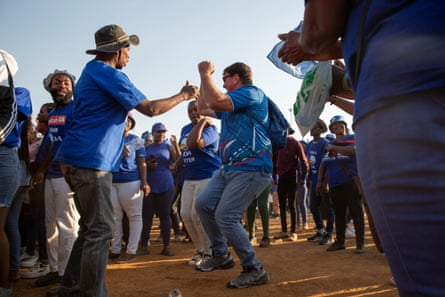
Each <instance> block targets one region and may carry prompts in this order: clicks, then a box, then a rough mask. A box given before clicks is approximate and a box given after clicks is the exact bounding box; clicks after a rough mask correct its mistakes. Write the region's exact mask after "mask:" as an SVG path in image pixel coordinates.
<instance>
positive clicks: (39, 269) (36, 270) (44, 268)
mask: <svg viewBox="0 0 445 297" xmlns="http://www.w3.org/2000/svg"><path fill="white" fill-rule="evenodd" d="M48 273H49V265H48V264H42V263H41V262H39V263H37V264H36V265H35V266H34V267H32V268H29V269H28V270H26V271H25V272H23V273H22V275H21V276H22V278H39V277H41V276H45V275H47V274H48Z"/></svg>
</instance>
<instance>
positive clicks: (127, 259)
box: [116, 253, 136, 264]
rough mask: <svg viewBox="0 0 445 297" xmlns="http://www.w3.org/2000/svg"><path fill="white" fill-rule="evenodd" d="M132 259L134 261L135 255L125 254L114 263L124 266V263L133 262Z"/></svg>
mask: <svg viewBox="0 0 445 297" xmlns="http://www.w3.org/2000/svg"><path fill="white" fill-rule="evenodd" d="M134 259H136V255H134V254H128V253H125V254H123V255H121V256H120V257H119V258H117V261H116V263H117V264H125V263H128V262H131V261H133V260H134Z"/></svg>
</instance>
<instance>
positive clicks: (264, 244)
mask: <svg viewBox="0 0 445 297" xmlns="http://www.w3.org/2000/svg"><path fill="white" fill-rule="evenodd" d="M269 246H270V239H269V237H263V238H262V239H261V242H260V248H266V247H269Z"/></svg>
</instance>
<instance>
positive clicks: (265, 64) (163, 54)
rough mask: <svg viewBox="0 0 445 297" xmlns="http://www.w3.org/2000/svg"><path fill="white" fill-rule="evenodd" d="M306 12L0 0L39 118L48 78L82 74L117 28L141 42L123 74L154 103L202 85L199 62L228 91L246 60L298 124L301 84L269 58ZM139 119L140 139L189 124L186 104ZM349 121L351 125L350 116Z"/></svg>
mask: <svg viewBox="0 0 445 297" xmlns="http://www.w3.org/2000/svg"><path fill="white" fill-rule="evenodd" d="M303 11H304V1H302V0H301V1H296V0H277V1H270V0H256V1H254V0H224V1H211V0H210V1H209V0H207V1H205V0H189V1H180V0H163V1H153V0H127V1H116V0H107V1H104V0H90V1H84V0H79V1H54V0H38V1H29V0H2V8H1V10H0V19H1V21H2V24H3V28H4V30H3V32H2V44H1V46H0V48H2V49H5V50H7V51H8V52H10V53H11V54H12V55H13V56H14V57H15V58H16V60H17V62H18V64H19V71H18V73H17V75H16V79H15V82H16V85H17V86H23V87H27V88H28V89H29V90H30V91H31V95H32V100H33V107H34V115H36V114H37V113H38V110H39V108H40V105H42V104H43V103H45V102H49V101H51V97H50V96H49V93H48V92H46V91H45V90H44V88H43V85H42V80H43V78H44V77H45V76H46V75H47V74H48V73H50V72H52V71H54V69H61V70H64V69H66V70H68V71H69V72H71V73H72V74H74V75H75V76H76V77H79V76H80V73H81V71H82V68H83V67H84V65H85V63H86V62H88V61H89V60H90V59H92V58H93V57H94V56H90V55H87V54H86V53H85V50H87V49H90V48H94V47H95V44H94V32H95V31H96V30H97V29H99V28H100V27H102V26H104V25H107V24H112V23H115V24H118V25H120V26H121V27H123V29H124V30H125V31H126V33H128V34H137V35H138V36H139V38H140V40H141V43H140V44H139V46H137V47H133V48H132V50H131V52H130V62H129V64H128V65H127V67H126V68H125V69H124V72H125V73H127V75H128V76H129V77H130V79H131V80H132V81H133V82H134V83H135V85H136V86H137V87H138V88H139V89H140V90H142V91H143V92H144V94H145V95H146V96H147V97H148V98H149V99H158V98H164V97H167V96H170V95H172V94H174V93H176V92H178V91H179V90H180V88H181V87H182V85H183V84H184V83H185V81H186V80H189V81H190V82H191V83H192V84H196V85H199V74H198V70H197V64H198V63H199V62H200V61H202V60H210V61H212V62H213V63H214V64H215V66H216V72H215V80H216V82H217V84H218V85H219V86H220V87H221V90H223V89H222V80H221V76H222V71H223V69H224V68H225V67H226V66H228V65H230V64H232V63H233V62H237V61H241V62H245V63H247V64H248V65H249V66H250V67H251V68H252V71H253V78H254V84H256V85H257V86H259V87H260V88H262V89H263V90H264V91H265V92H266V94H268V96H269V97H271V98H272V99H273V100H274V101H276V102H277V103H278V105H279V106H280V108H281V110H282V112H283V113H284V114H285V115H286V116H287V117H288V119H289V120H290V122H291V123H292V125H294V126H295V122H294V120H293V118H291V114H290V111H289V109H290V108H291V106H292V104H293V103H294V102H295V97H296V94H297V91H298V90H299V87H300V84H301V81H300V80H299V79H296V78H293V77H291V76H290V75H288V74H286V73H284V72H282V71H281V70H279V69H278V68H276V67H275V66H274V65H272V63H271V62H269V60H267V58H266V56H267V54H268V53H269V52H270V50H271V49H272V48H273V46H274V45H275V44H276V43H277V42H278V39H277V34H278V33H281V32H287V31H288V30H290V29H292V28H294V27H295V26H296V25H297V24H298V22H299V21H300V20H301V19H302V17H303ZM134 114H135V117H136V121H137V124H136V128H135V130H134V132H135V133H136V134H139V135H140V134H141V133H142V132H143V131H145V130H150V129H151V126H152V124H153V123H155V122H158V121H161V122H163V123H164V124H165V125H166V126H167V128H168V129H169V132H170V133H171V134H176V135H179V133H180V129H181V127H182V126H184V125H185V124H187V123H188V122H189V119H188V116H187V103H182V104H181V105H180V106H178V107H176V108H175V109H174V110H172V111H170V112H168V113H167V114H165V115H162V116H158V117H154V118H148V117H146V116H143V115H141V114H139V113H138V112H135V113H134ZM335 114H343V115H344V113H343V112H341V111H339V110H338V109H337V108H335V107H333V106H330V105H326V108H325V111H324V112H323V114H322V116H321V117H322V119H323V120H325V121H326V122H328V121H329V119H330V118H331V117H332V116H333V115H335ZM347 119H348V122H349V123H350V122H351V117H349V116H348V117H347ZM295 136H296V137H297V138H300V136H299V134H298V133H297V134H296V135H295ZM308 137H309V136H306V137H305V138H306V139H307V138H308Z"/></svg>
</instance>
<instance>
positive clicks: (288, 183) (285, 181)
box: [277, 176, 297, 233]
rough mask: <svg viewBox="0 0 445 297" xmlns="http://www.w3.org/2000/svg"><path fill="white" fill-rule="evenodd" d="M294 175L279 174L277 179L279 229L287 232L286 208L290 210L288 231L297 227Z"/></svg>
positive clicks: (292, 231)
mask: <svg viewBox="0 0 445 297" xmlns="http://www.w3.org/2000/svg"><path fill="white" fill-rule="evenodd" d="M296 178H297V177H296V176H280V177H279V180H278V190H277V191H278V201H279V203H280V218H281V231H282V232H287V218H286V213H287V211H286V209H287V208H289V212H290V232H291V233H295V231H296V228H297V210H296V203H295V196H296V193H297V192H296V191H297V181H296Z"/></svg>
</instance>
